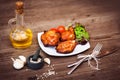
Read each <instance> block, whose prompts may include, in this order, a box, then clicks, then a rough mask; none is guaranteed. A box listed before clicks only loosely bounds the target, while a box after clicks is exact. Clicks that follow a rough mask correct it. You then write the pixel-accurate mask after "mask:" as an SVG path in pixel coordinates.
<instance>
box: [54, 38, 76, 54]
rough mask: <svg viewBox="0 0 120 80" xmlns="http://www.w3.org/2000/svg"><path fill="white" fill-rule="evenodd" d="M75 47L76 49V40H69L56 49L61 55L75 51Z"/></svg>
mask: <svg viewBox="0 0 120 80" xmlns="http://www.w3.org/2000/svg"><path fill="white" fill-rule="evenodd" d="M75 47H76V42H75V40H67V41H64V42H60V43H59V44H58V46H57V47H56V50H57V52H60V53H70V52H72V51H73V50H74V48H75Z"/></svg>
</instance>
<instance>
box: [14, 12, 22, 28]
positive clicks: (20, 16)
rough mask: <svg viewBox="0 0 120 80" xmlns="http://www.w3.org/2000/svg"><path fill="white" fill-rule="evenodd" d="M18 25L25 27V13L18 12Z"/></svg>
mask: <svg viewBox="0 0 120 80" xmlns="http://www.w3.org/2000/svg"><path fill="white" fill-rule="evenodd" d="M16 26H18V27H23V26H24V14H23V13H22V14H19V13H16Z"/></svg>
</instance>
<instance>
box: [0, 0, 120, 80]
mask: <svg viewBox="0 0 120 80" xmlns="http://www.w3.org/2000/svg"><path fill="white" fill-rule="evenodd" d="M15 1H16V0H0V80H36V77H35V75H36V74H37V75H38V76H41V75H42V74H43V73H44V72H46V71H47V70H48V66H47V65H45V66H44V68H43V69H40V70H36V71H34V70H30V69H28V68H27V67H26V66H25V67H24V68H23V69H22V70H15V69H14V68H13V67H12V61H11V59H10V58H11V57H14V58H17V57H18V56H19V55H24V56H25V57H28V56H29V55H31V54H33V53H34V52H35V50H36V49H37V48H38V47H39V45H38V42H37V33H38V32H41V31H44V30H48V29H50V28H52V27H56V26H58V25H67V24H68V23H69V22H72V20H73V19H75V21H77V22H80V23H82V24H83V25H85V26H86V29H87V31H88V32H89V34H90V44H91V48H90V49H89V50H87V51H85V52H83V53H82V54H88V53H90V52H91V51H92V49H93V48H94V46H95V45H96V44H97V43H98V42H100V43H102V44H103V45H104V46H103V49H109V48H111V47H118V48H120V5H119V3H120V1H119V0H24V2H25V22H26V23H27V24H26V25H27V26H28V27H30V28H31V29H32V31H33V35H34V36H33V44H32V45H31V46H30V47H29V48H27V49H24V50H19V49H14V48H13V47H12V45H11V43H10V41H9V36H8V35H9V32H10V27H9V26H8V25H7V22H8V20H9V19H10V18H13V17H14V15H15V14H14V8H15V7H14V6H15V5H14V4H15ZM41 55H42V56H43V57H49V58H50V59H51V61H52V64H54V68H55V71H56V72H57V74H56V75H52V76H50V77H48V78H45V79H44V80H120V76H119V75H120V58H119V56H120V50H118V51H117V52H115V53H114V54H111V55H109V56H106V57H104V58H101V60H100V61H99V62H100V63H99V67H100V69H101V70H100V71H95V70H91V68H89V67H88V65H87V63H85V64H82V65H81V66H79V67H78V69H77V70H76V71H75V72H74V73H73V74H71V75H67V72H68V71H69V70H70V68H67V65H68V64H70V63H71V62H74V61H76V55H75V56H70V57H52V56H49V55H47V54H45V53H44V52H42V53H41ZM39 80H42V78H39Z"/></svg>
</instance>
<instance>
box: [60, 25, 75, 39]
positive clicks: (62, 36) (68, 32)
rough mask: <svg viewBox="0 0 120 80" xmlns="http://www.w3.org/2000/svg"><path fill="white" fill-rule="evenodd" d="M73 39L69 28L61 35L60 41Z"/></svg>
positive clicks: (72, 32) (73, 35) (71, 28)
mask: <svg viewBox="0 0 120 80" xmlns="http://www.w3.org/2000/svg"><path fill="white" fill-rule="evenodd" d="M74 39H75V33H74V29H73V27H69V28H68V30H66V31H65V32H63V33H61V41H66V40H74Z"/></svg>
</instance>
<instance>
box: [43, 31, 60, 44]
mask: <svg viewBox="0 0 120 80" xmlns="http://www.w3.org/2000/svg"><path fill="white" fill-rule="evenodd" d="M59 39H60V34H59V33H57V32H56V31H54V30H49V31H46V32H44V34H42V35H41V41H42V42H43V44H44V46H56V45H57V44H58V42H59Z"/></svg>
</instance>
